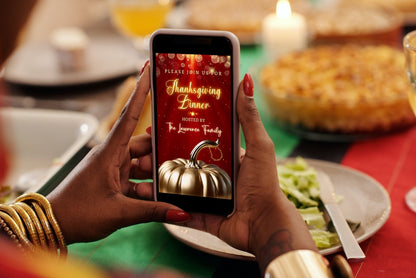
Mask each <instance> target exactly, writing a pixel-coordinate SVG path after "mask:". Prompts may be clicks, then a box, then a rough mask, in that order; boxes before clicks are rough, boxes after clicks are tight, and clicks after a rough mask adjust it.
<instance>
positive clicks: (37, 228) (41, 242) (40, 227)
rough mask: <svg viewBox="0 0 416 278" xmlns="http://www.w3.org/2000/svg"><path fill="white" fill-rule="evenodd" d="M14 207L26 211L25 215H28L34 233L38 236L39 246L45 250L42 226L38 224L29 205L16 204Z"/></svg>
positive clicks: (45, 244)
mask: <svg viewBox="0 0 416 278" xmlns="http://www.w3.org/2000/svg"><path fill="white" fill-rule="evenodd" d="M15 205H16V206H20V207H21V208H23V209H24V210H25V211H26V213H27V214H28V215H29V217H30V219H31V220H32V221H33V225H34V226H35V229H36V233H37V235H38V236H39V242H40V246H41V247H42V248H44V249H46V247H47V246H48V244H47V243H46V238H45V233H44V232H43V228H42V225H41V224H40V222H39V219H38V217H37V216H36V213H35V212H34V211H33V209H32V208H31V207H29V205H27V204H25V203H22V202H17V203H16V204H15Z"/></svg>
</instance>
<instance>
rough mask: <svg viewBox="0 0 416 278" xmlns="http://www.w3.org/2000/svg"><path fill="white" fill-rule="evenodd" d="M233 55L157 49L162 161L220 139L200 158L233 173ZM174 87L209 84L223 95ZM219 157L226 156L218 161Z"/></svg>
mask: <svg viewBox="0 0 416 278" xmlns="http://www.w3.org/2000/svg"><path fill="white" fill-rule="evenodd" d="M230 59H231V58H230V56H218V55H198V54H173V53H157V54H156V60H155V61H156V62H155V64H156V65H155V66H156V77H157V92H156V93H157V130H158V157H159V159H158V164H159V166H160V165H161V164H162V163H163V162H165V161H166V160H173V159H176V158H184V159H189V156H190V154H191V151H192V149H193V148H194V146H195V145H196V144H198V143H199V142H201V141H202V140H212V141H216V140H217V139H219V140H220V144H219V146H218V147H216V148H210V149H208V148H204V149H203V150H202V151H201V152H200V153H199V155H198V160H202V161H204V162H205V163H207V164H215V165H217V166H218V167H220V168H222V169H224V170H225V171H226V172H227V173H228V175H229V176H230V177H232V171H231V170H232V164H231V159H232V148H231V147H232V146H231V144H232V126H231V104H232V98H231V61H230ZM175 80H176V81H177V82H175ZM172 87H174V88H176V89H178V88H187V89H189V88H192V90H201V89H202V90H204V89H205V91H206V92H207V91H210V90H211V91H214V92H217V94H209V93H206V94H200V95H198V94H196V93H186V92H185V93H180V92H178V90H176V92H174V93H171V94H169V93H168V92H171V90H172ZM218 89H220V92H221V94H218V92H219V90H218ZM217 98H218V99H217ZM184 99H186V101H184ZM190 103H192V104H195V103H203V104H206V105H208V107H207V108H206V109H197V108H190V107H189V105H190ZM181 108H184V109H181ZM204 126H205V129H204ZM208 130H210V131H211V132H208ZM219 158H221V160H219V161H215V160H218V159H219ZM214 159H215V160H214Z"/></svg>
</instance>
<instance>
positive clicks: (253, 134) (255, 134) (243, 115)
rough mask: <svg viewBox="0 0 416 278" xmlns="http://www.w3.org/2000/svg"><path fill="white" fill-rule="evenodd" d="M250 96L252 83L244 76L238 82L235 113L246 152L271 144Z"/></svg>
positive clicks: (247, 76) (248, 76) (248, 77)
mask: <svg viewBox="0 0 416 278" xmlns="http://www.w3.org/2000/svg"><path fill="white" fill-rule="evenodd" d="M250 91H251V92H250ZM252 96H253V81H252V79H251V77H250V75H248V74H246V75H245V76H244V79H243V81H242V82H240V86H239V89H238V96H237V113H238V119H239V121H240V123H241V127H242V130H243V133H244V138H245V141H246V148H247V150H246V152H249V151H250V149H252V148H253V147H254V146H257V147H262V146H264V145H265V144H266V143H268V142H271V140H270V137H269V135H268V134H267V132H266V129H265V128H264V126H263V123H262V121H261V118H260V115H259V112H258V110H257V107H256V104H255V102H254V98H253V97H252ZM267 145H270V144H267Z"/></svg>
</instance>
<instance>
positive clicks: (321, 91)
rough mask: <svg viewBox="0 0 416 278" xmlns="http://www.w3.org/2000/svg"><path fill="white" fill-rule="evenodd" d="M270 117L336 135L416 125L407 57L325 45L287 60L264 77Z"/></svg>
mask: <svg viewBox="0 0 416 278" xmlns="http://www.w3.org/2000/svg"><path fill="white" fill-rule="evenodd" d="M260 82H261V85H262V88H263V92H264V97H265V100H266V103H267V104H268V106H269V109H268V110H269V112H270V114H271V116H272V117H273V118H275V119H276V120H278V121H279V122H281V123H283V124H289V125H291V126H300V127H302V128H306V129H307V130H314V131H320V132H331V133H347V134H356V133H377V132H388V131H392V130H396V129H398V128H403V127H407V126H409V125H411V124H413V123H414V122H415V116H414V114H413V113H412V110H411V108H410V105H409V103H408V98H407V95H408V94H409V93H410V92H411V88H410V84H409V81H408V80H407V76H406V72H405V58H404V54H403V53H402V51H400V50H398V49H396V48H393V47H389V46H381V45H379V46H358V45H353V44H346V45H322V46H316V47H313V48H308V49H306V50H303V51H300V52H295V53H291V54H287V55H285V56H283V57H281V58H280V59H279V60H277V61H275V62H273V63H271V64H268V65H266V66H265V67H264V68H263V69H262V70H261V73H260Z"/></svg>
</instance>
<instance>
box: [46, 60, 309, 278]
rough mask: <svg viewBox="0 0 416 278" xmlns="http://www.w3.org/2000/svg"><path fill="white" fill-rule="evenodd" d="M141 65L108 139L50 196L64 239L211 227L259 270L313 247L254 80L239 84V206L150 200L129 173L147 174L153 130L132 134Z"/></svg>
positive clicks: (145, 84) (143, 90)
mask: <svg viewBox="0 0 416 278" xmlns="http://www.w3.org/2000/svg"><path fill="white" fill-rule="evenodd" d="M149 84H150V79H149V67H148V66H146V67H145V69H144V72H143V74H142V75H141V78H140V80H139V82H138V85H137V88H136V90H135V92H134V93H133V95H132V97H131V98H130V100H129V103H128V104H127V106H126V107H125V110H124V111H123V112H122V115H121V116H120V119H119V121H118V123H117V124H116V126H115V128H114V129H113V130H112V131H111V133H110V135H109V137H108V138H107V140H106V141H105V142H104V143H103V144H102V145H100V146H98V147H96V148H94V149H93V150H92V151H91V152H90V154H89V155H88V156H87V157H86V158H85V159H84V160H83V161H82V162H81V163H80V165H78V166H77V168H76V169H75V170H74V171H72V173H71V174H70V175H69V176H68V177H67V178H66V179H65V180H64V181H63V183H62V184H61V185H60V186H59V187H58V188H57V189H56V190H54V191H53V192H52V193H51V194H50V195H49V196H47V197H48V199H49V200H50V202H51V204H52V206H53V210H54V212H55V215H56V217H57V219H58V221H59V223H60V226H61V228H62V230H63V233H64V236H65V239H66V240H67V242H68V243H71V242H77V241H90V240H96V239H100V238H103V237H105V236H107V235H109V234H110V233H112V232H114V231H115V230H117V229H119V228H121V227H124V226H128V225H132V224H137V223H143V222H149V221H161V222H171V223H180V224H181V225H186V226H188V227H192V228H197V229H200V230H204V231H208V232H209V233H211V234H214V235H216V236H218V237H219V238H221V239H222V240H224V241H225V242H227V243H228V244H230V245H231V246H234V247H236V248H238V249H241V250H245V251H248V252H252V253H253V254H255V255H256V258H257V260H258V261H259V265H260V268H261V271H263V272H264V270H265V268H266V266H267V265H268V263H269V262H270V261H271V260H273V259H274V258H276V257H277V256H279V255H281V254H283V253H285V252H288V251H291V250H296V249H311V250H315V251H317V249H316V247H315V244H314V242H313V240H312V238H311V236H310V234H309V231H308V229H307V227H306V225H305V223H304V221H303V219H302V218H301V216H300V215H299V213H298V212H297V210H296V208H295V207H294V205H293V204H292V203H291V202H290V201H289V200H288V199H287V198H286V196H285V195H284V194H283V192H282V191H281V190H280V187H279V186H278V178H277V169H276V160H275V152H274V144H273V142H272V140H271V139H270V137H269V136H268V134H267V132H266V130H265V129H264V127H263V124H262V122H261V119H260V116H259V114H258V111H257V108H256V106H255V103H254V99H253V98H252V94H253V83H252V80H251V77H250V76H249V75H246V76H245V78H244V80H243V82H242V83H241V84H240V87H239V92H238V98H237V112H238V117H239V121H240V123H241V126H242V130H243V133H244V136H245V141H246V152H245V154H244V156H242V159H241V166H240V172H239V176H238V184H237V193H236V196H237V202H236V211H235V213H234V214H233V215H232V216H231V217H229V218H226V217H221V216H216V215H207V214H198V213H191V214H188V213H186V212H183V211H181V210H180V209H179V208H177V207H175V206H173V205H170V204H166V203H162V202H154V201H150V200H149V199H152V198H153V196H152V192H153V191H152V185H151V184H150V183H142V184H140V185H139V186H135V185H133V184H132V183H130V182H129V178H139V179H140V178H151V176H152V175H151V174H152V172H151V156H150V152H151V137H150V136H149V135H140V136H136V137H133V138H131V139H130V136H131V134H132V132H133V130H134V127H135V126H136V123H137V119H138V118H139V115H140V112H141V109H142V107H143V103H144V101H145V98H146V95H147V93H148V91H149Z"/></svg>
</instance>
